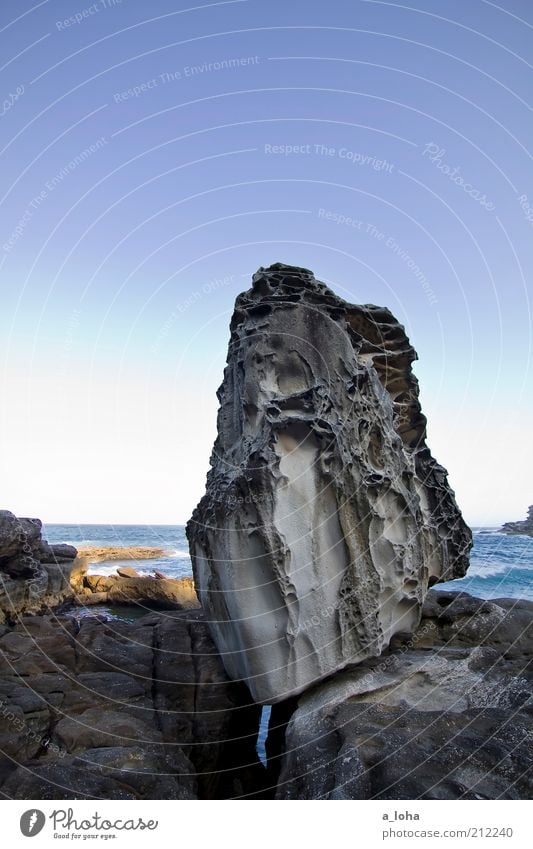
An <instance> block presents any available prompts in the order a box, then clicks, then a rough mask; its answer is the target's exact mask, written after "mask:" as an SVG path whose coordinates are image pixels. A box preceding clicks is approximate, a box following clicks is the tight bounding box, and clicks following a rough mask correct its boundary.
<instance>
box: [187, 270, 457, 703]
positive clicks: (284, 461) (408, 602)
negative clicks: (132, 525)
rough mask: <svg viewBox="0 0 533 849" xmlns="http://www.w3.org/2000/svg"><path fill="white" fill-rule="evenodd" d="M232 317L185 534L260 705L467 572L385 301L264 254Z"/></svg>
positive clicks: (225, 643)
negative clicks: (210, 439)
mask: <svg viewBox="0 0 533 849" xmlns="http://www.w3.org/2000/svg"><path fill="white" fill-rule="evenodd" d="M230 329H231V338H230V343H229V349H228V360H227V366H226V369H225V372H224V380H223V383H222V386H221V387H220V389H219V393H218V397H219V400H220V410H219V414H218V423H217V426H218V436H217V440H216V442H215V445H214V449H213V453H212V457H211V469H210V471H209V473H208V476H207V488H206V494H205V495H204V497H203V498H202V500H201V501H200V503H199V505H198V507H197V508H196V510H195V511H194V513H193V516H192V518H191V520H190V521H189V523H188V525H187V535H188V539H189V544H190V551H191V558H192V563H193V571H194V577H195V584H196V589H197V592H198V596H199V598H200V602H201V604H202V606H203V608H204V610H205V611H206V612H207V614H208V618H209V620H210V627H211V632H212V635H213V638H214V640H215V642H216V644H217V647H218V649H219V651H220V653H221V656H222V658H223V661H224V664H225V667H226V669H227V671H228V673H229V675H230V676H231V677H232V678H235V679H244V680H246V682H247V683H248V686H249V687H250V690H251V692H252V694H253V697H254V699H255V700H256V701H257V702H260V703H268V704H271V703H276V702H279V701H280V700H284V699H287V698H288V697H290V696H294V695H296V694H298V693H301V692H302V691H303V690H305V689H306V688H308V687H310V686H311V685H313V684H314V683H315V682H316V681H319V680H321V679H323V678H325V677H326V676H329V675H331V674H332V673H334V672H336V671H338V670H340V669H342V668H344V667H345V666H346V665H348V664H353V663H356V662H361V661H363V660H365V659H366V658H369V657H373V656H377V655H379V654H380V653H381V652H382V651H384V650H385V649H386V647H387V645H388V644H389V642H390V640H391V638H392V637H393V636H394V634H396V633H399V632H404V633H410V632H412V631H414V630H415V629H416V627H417V625H418V623H419V620H420V615H421V609H422V604H423V601H424V598H425V595H426V593H427V590H428V587H429V586H430V585H431V584H433V583H435V582H437V581H442V580H449V579H451V578H457V577H461V576H463V575H464V574H465V571H466V568H467V565H468V553H469V550H470V547H471V533H470V531H469V529H468V528H467V526H466V525H465V523H464V521H463V519H462V517H461V514H460V512H459V509H458V507H457V505H456V503H455V498H454V494H453V492H452V490H451V489H450V487H449V485H448V482H447V478H446V470H445V469H443V468H442V466H440V465H438V463H437V462H436V461H435V460H434V459H433V457H432V456H431V453H430V451H429V449H428V447H427V446H426V442H425V437H426V431H425V424H426V420H425V418H424V416H423V414H422V412H421V409H420V404H419V401H418V383H417V380H416V378H415V377H414V375H413V373H412V370H411V364H412V362H413V360H415V359H416V353H415V351H414V349H413V348H412V346H411V345H410V343H409V340H408V338H407V336H406V334H405V331H404V329H403V327H402V326H401V325H400V324H399V323H398V321H397V320H396V319H395V318H394V316H393V315H392V314H391V313H390V312H389V311H388V310H386V309H384V308H381V307H376V306H372V305H365V306H356V305H353V304H349V303H347V302H345V301H343V300H342V299H341V298H339V297H338V296H337V295H335V294H334V293H333V292H332V291H331V290H330V289H328V288H327V286H325V285H324V284H323V283H320V282H319V281H317V280H315V278H314V276H313V274H312V272H310V271H308V270H307V269H302V268H296V267H292V266H285V265H282V264H277V265H274V266H271V267H270V268H267V269H263V268H261V269H260V270H259V271H258V272H257V274H255V275H254V277H253V286H252V288H251V289H250V290H249V291H247V292H245V293H243V294H241V295H239V297H238V298H237V301H236V304H235V312H234V314H233V318H232V321H231V328H230Z"/></svg>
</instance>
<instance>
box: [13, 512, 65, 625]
mask: <svg viewBox="0 0 533 849" xmlns="http://www.w3.org/2000/svg"><path fill="white" fill-rule="evenodd" d="M76 554H77V552H76V549H75V548H73V546H71V545H49V544H48V543H47V542H46V540H43V539H42V523H41V522H40V520H39V519H17V517H16V516H14V515H13V513H10V512H9V510H0V622H4V621H5V620H6V619H13V618H16V617H17V616H18V615H20V614H22V613H37V612H40V611H46V610H49V609H50V608H53V607H57V605H59V604H61V603H62V602H63V601H65V600H66V599H69V598H70V597H71V596H72V590H71V588H70V583H69V579H70V572H71V569H72V566H73V564H74V562H75V558H76Z"/></svg>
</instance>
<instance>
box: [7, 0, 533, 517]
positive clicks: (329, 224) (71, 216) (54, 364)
mask: <svg viewBox="0 0 533 849" xmlns="http://www.w3.org/2000/svg"><path fill="white" fill-rule="evenodd" d="M0 39H1V40H2V52H1V55H2V62H3V67H2V69H1V75H2V92H3V94H2V96H3V98H4V103H3V106H2V109H1V112H2V114H1V117H0V127H1V130H2V132H1V136H0V139H1V167H0V182H1V196H2V232H1V238H0V268H1V271H0V274H1V278H2V310H1V314H0V325H1V327H0V330H1V338H2V378H1V379H2V414H1V415H2V439H1V444H0V460H1V472H0V474H1V478H0V480H1V502H2V506H4V507H6V508H9V509H12V510H14V511H15V512H17V513H18V514H20V515H37V516H40V517H42V518H43V519H45V520H47V521H57V522H62V521H64V522H68V521H71V522H85V521H87V522H92V521H102V522H133V523H134V522H162V523H165V522H167V523H175V522H182V521H185V520H186V519H187V518H188V516H189V514H190V512H191V510H192V508H193V506H194V505H195V503H196V501H197V499H198V498H199V496H200V495H201V494H202V491H203V486H204V477H205V472H206V470H207V465H208V459H209V454H210V451H211V445H212V441H213V437H214V432H215V415H216V399H215V390H216V388H217V386H218V384H219V383H220V379H221V376H222V369H223V365H224V361H225V356H226V345H227V338H228V322H229V319H230V315H231V312H232V308H233V302H234V299H235V297H236V295H237V294H238V293H239V292H240V291H241V290H242V289H243V288H247V287H248V285H249V278H250V275H251V274H252V273H253V272H254V271H255V270H256V268H257V267H258V266H259V265H269V264H271V263H272V262H276V261H283V262H288V263H294V264H297V265H304V266H307V267H309V268H312V269H313V270H314V272H315V274H316V275H317V277H319V278H321V279H322V280H325V281H327V282H328V283H329V284H330V285H331V286H332V287H333V288H334V289H335V290H336V291H337V292H338V293H339V294H341V295H343V296H344V297H346V298H347V299H349V300H353V301H356V302H363V303H364V302H371V303H376V304H384V305H387V306H388V307H390V309H391V310H392V311H393V312H394V313H395V314H396V315H397V316H398V318H399V319H400V320H401V321H402V322H403V323H404V324H405V326H406V328H407V330H408V333H409V335H410V337H411V340H412V342H413V344H414V345H415V347H416V348H417V350H418V352H419V357H420V361H419V362H418V363H417V364H416V373H417V375H418V377H419V380H420V384H421V398H422V403H423V408H424V410H425V412H426V414H427V416H428V419H429V445H430V447H431V449H432V450H433V452H434V454H435V456H436V457H437V459H438V460H439V462H441V463H442V464H443V465H445V466H446V467H447V468H448V469H449V472H450V480H451V482H452V484H453V486H454V487H455V489H456V492H457V498H458V501H459V503H460V505H461V507H462V508H463V511H464V513H465V516H466V518H467V520H468V521H470V522H471V523H473V524H478V523H488V524H492V523H498V522H499V521H501V520H505V519H518V518H521V517H522V515H523V514H525V510H526V507H527V505H528V504H529V503H531V502H532V501H533V485H532V484H531V479H532V474H533V462H532V454H533V449H532V444H533V440H532V438H531V413H532V406H533V405H532V392H531V389H532V381H531V368H530V366H531V363H530V353H531V350H530V346H531V314H530V302H529V298H528V290H529V291H531V269H532V267H533V238H532V237H533V169H532V164H531V153H530V152H529V151H528V145H529V144H530V141H531V138H532V135H533V132H532V130H533V126H532V120H531V115H532V112H531V106H530V103H529V101H530V99H531V98H530V95H531V91H532V89H533V80H532V73H531V71H532V68H531V65H530V64H529V62H528V59H531V57H532V55H533V50H532V46H533V8H532V7H531V4H530V3H529V2H527V0H500V2H499V3H498V4H496V3H492V2H485V0H471V2H468V3H465V2H464V0H462V2H456V0H448V2H446V3H434V2H431V0H415V2H413V3H412V4H411V5H410V4H409V3H405V4H401V3H396V2H374V0H370V2H367V1H366V0H364V2H363V0H349V2H348V0H346V2H342V0H331V2H328V3H310V2H308V0H306V2H303V0H296V2H290V3H289V2H279V1H278V0H274V2H268V3H267V2H260V0H237V2H220V3H209V4H204V5H198V6H196V7H194V4H193V3H190V2H188V3H181V2H178V3H176V2H170V0H154V2H151V3H149V4H148V3H144V2H136V0H122V2H120V3H119V2H118V0H115V2H113V0H98V2H96V3H94V4H92V5H91V3H89V2H86V0H80V2H77V0H76V1H75V0H71V1H70V2H67V0H45V2H40V3H37V4H35V5H32V4H31V3H30V2H27V0H3V2H2V5H1V9H0ZM528 218H529V219H530V220H528Z"/></svg>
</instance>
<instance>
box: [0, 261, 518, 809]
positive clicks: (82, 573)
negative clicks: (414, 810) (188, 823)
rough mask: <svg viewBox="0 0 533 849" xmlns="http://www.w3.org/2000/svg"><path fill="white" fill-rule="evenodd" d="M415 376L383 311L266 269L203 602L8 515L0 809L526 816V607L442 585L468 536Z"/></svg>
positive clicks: (230, 370)
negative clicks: (298, 804)
mask: <svg viewBox="0 0 533 849" xmlns="http://www.w3.org/2000/svg"><path fill="white" fill-rule="evenodd" d="M415 358H416V353H415V351H414V349H413V348H412V346H411V345H410V343H409V340H408V339H407V336H406V335H405V331H404V329H403V327H402V326H401V325H400V324H399V323H398V322H397V320H396V319H395V318H394V316H392V314H391V313H390V312H389V311H388V310H386V309H384V308H381V307H376V306H373V305H363V306H358V305H353V304H347V303H346V302H345V301H343V300H342V299H340V298H339V297H337V296H336V295H335V294H334V293H333V292H331V290H329V289H328V288H327V287H326V286H325V285H324V284H323V283H320V281H317V280H315V278H314V276H313V275H312V273H311V272H310V271H308V270H307V269H302V268H295V267H289V266H284V265H281V264H277V265H275V266H272V267H271V268H269V269H260V270H259V272H258V273H257V274H256V275H254V278H253V286H252V289H250V290H249V291H248V292H246V293H243V294H242V295H241V296H239V298H238V299H237V303H236V310H235V313H234V316H233V319H232V323H231V341H230V346H229V351H228V364H227V367H226V370H225V374H224V381H223V384H222V387H221V389H220V391H219V399H220V401H221V407H220V411H219V417H218V438H217V441H216V443H215V450H214V451H213V455H212V468H211V470H210V472H209V474H208V478H207V487H206V494H205V496H204V497H203V498H202V500H201V501H200V504H199V505H198V507H197V509H196V510H195V512H194V514H193V517H192V519H191V520H190V522H189V524H188V526H187V534H188V538H189V542H190V547H191V558H192V562H193V569H194V576H195V581H194V582H193V580H192V579H190V578H185V579H180V580H175V579H170V578H167V577H165V575H163V574H162V573H160V572H157V571H156V572H154V574H153V575H151V576H147V575H140V574H139V573H138V572H136V570H135V569H134V568H132V567H131V566H119V567H118V569H117V573H116V574H115V575H96V574H89V564H90V562H91V557H92V558H93V562H94V558H96V559H97V560H98V559H104V558H105V559H110V558H109V556H106V552H103V551H102V550H100V551H95V550H94V549H93V550H92V551H90V552H85V555H84V556H81V555H80V553H78V552H77V551H76V549H74V548H72V547H70V546H65V545H52V546H50V545H48V543H47V542H46V541H45V540H43V539H42V526H41V523H40V522H39V520H37V519H17V518H16V517H15V516H14V515H13V514H12V513H9V512H8V511H0V796H1V797H3V798H6V799H87V798H91V799H93V798H102V799H103V798H106V799H130V800H134V799H198V798H201V799H218V798H221V799H235V798H260V799H273V798H276V799H279V800H291V799H526V798H531V795H532V790H533V786H532V784H533V761H532V757H531V749H530V746H529V745H528V742H529V740H530V737H531V732H532V730H533V700H532V696H531V693H532V683H533V675H532V669H531V661H532V656H533V628H532V623H533V603H531V602H527V601H523V600H516V599H495V600H493V601H484V600H482V599H478V598H475V597H473V596H471V595H468V594H466V593H457V592H448V591H442V590H437V589H434V588H433V585H434V584H436V583H438V582H440V581H448V580H450V579H452V578H455V577H460V576H462V575H464V574H465V571H466V569H467V566H468V555H469V551H470V547H471V544H472V535H471V532H470V529H469V528H468V527H467V526H466V524H465V523H464V520H463V518H462V516H461V513H460V511H459V508H458V506H457V504H456V502H455V496H454V493H453V491H452V490H451V488H450V487H449V485H448V481H447V476H446V470H445V469H444V468H443V467H442V466H440V465H439V464H438V463H437V462H436V461H435V460H434V458H433V457H432V455H431V453H430V451H429V448H428V447H427V445H426V441H425V439H426V431H425V418H424V416H423V414H422V411H421V408H420V404H419V400H418V384H417V381H416V378H415V377H414V375H413V373H412V369H411V364H412V362H413V360H414V359H415ZM532 512H533V508H530V517H531V515H532ZM528 521H529V520H528ZM516 524H522V525H523V524H524V523H516ZM506 527H507V526H506ZM509 527H511V526H509ZM512 527H514V525H512ZM506 532H509V533H515V532H517V531H515V530H512V529H511V530H509V531H506ZM520 532H523V531H520ZM131 551H133V550H132V549H131V550H130V553H131ZM137 551H139V549H137ZM150 551H152V552H153V551H154V549H144V554H145V556H146V558H149V557H150V556H152V555H150V554H149V552H150ZM114 554H116V559H117V560H123V559H127V558H124V557H123V556H121V552H120V551H119V550H118V549H115V550H114ZM122 554H123V552H122ZM141 556H142V554H141ZM196 592H198V597H197V595H196ZM200 602H201V607H200ZM87 608H88V611H87ZM113 611H114V612H113ZM117 612H120V616H118V615H117ZM265 705H268V706H269V707H271V713H270V724H269V728H268V735H267V737H266V744H265V748H266V754H267V762H266V764H265V763H263V762H262V760H260V758H259V757H258V753H257V739H258V734H259V730H260V725H261V717H262V716H263V715H264V714H263V706H265Z"/></svg>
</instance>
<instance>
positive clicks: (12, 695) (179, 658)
mask: <svg viewBox="0 0 533 849" xmlns="http://www.w3.org/2000/svg"><path fill="white" fill-rule="evenodd" d="M259 713H260V710H259V708H258V707H257V706H256V705H254V704H253V703H251V700H250V696H249V693H248V691H247V689H246V687H244V685H242V684H238V683H234V682H231V681H229V680H228V677H227V675H226V673H225V671H224V668H223V666H222V662H221V660H220V658H219V656H218V654H217V653H216V649H215V647H214V645H213V642H212V640H211V638H210V636H209V632H208V630H207V627H206V625H205V622H204V621H203V618H202V614H201V613H200V612H199V611H193V612H191V613H190V614H185V613H183V614H180V613H176V612H173V613H161V614H158V613H151V614H149V615H147V616H144V617H142V618H140V619H137V620H136V621H135V622H127V621H120V620H116V619H106V618H105V617H102V616H83V617H82V618H80V619H79V620H77V619H75V618H73V617H71V616H64V615H63V616H55V617H50V616H33V617H32V616H27V617H23V618H21V619H20V621H19V623H18V624H17V625H16V626H12V627H9V628H4V629H3V633H2V634H1V636H0V752H1V753H2V754H0V796H2V797H3V798H13V799H41V798H42V799H72V798H74V799H84V798H102V799H104V798H108V799H193V798H198V797H200V798H205V797H208V798H227V797H234V796H241V795H244V794H246V793H248V792H251V791H253V790H254V789H256V790H257V789H261V788H262V783H263V781H264V769H263V767H262V766H261V765H260V763H259V761H258V758H257V754H256V752H255V742H256V737H257V731H258V725H259Z"/></svg>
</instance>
